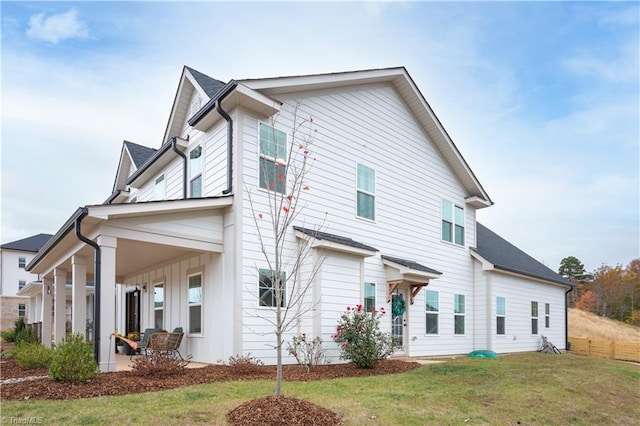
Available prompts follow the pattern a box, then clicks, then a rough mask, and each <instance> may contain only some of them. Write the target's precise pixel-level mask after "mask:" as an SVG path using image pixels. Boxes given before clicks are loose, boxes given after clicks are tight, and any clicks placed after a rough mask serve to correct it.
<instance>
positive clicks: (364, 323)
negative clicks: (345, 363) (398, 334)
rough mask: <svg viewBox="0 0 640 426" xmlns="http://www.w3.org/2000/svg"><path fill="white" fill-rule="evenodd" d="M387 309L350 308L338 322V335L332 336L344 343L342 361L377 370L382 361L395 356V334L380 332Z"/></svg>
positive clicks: (341, 351) (342, 344) (341, 346)
mask: <svg viewBox="0 0 640 426" xmlns="http://www.w3.org/2000/svg"><path fill="white" fill-rule="evenodd" d="M384 314H385V311H384V308H382V309H381V310H379V311H377V310H376V309H375V308H374V309H373V311H372V312H366V311H365V310H364V309H363V307H362V305H357V306H356V307H355V308H351V307H350V306H347V312H345V313H343V314H342V315H341V316H340V319H339V320H338V326H337V327H336V334H334V335H333V336H331V337H332V338H333V340H334V341H335V342H336V343H338V344H340V358H341V359H345V360H349V361H352V362H353V363H354V364H356V365H357V366H358V367H360V368H373V367H375V366H376V364H377V363H378V361H380V360H381V359H385V358H387V357H389V355H391V354H392V353H393V349H394V343H393V339H392V337H391V333H383V332H382V331H380V318H381V317H382V316H383V315H384Z"/></svg>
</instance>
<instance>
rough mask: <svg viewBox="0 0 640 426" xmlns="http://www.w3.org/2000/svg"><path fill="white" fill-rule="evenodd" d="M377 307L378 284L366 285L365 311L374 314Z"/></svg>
mask: <svg viewBox="0 0 640 426" xmlns="http://www.w3.org/2000/svg"><path fill="white" fill-rule="evenodd" d="M375 307H376V284H375V283H364V310H365V312H373V310H374V309H375Z"/></svg>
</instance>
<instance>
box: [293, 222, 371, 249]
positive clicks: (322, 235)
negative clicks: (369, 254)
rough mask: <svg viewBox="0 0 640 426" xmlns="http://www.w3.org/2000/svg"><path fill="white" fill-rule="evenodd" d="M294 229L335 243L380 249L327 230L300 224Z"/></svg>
mask: <svg viewBox="0 0 640 426" xmlns="http://www.w3.org/2000/svg"><path fill="white" fill-rule="evenodd" d="M293 229H295V230H296V231H300V232H302V233H303V234H306V235H310V236H312V237H313V238H315V239H318V240H325V241H331V242H333V243H338V244H344V245H346V246H349V247H355V248H359V249H362V250H369V251H378V249H376V248H374V247H371V246H368V245H366V244H362V243H359V242H357V241H353V240H352V239H351V238H347V237H341V236H339V235H335V234H328V233H326V232H320V231H316V230H315V229H308V228H302V227H300V226H294V227H293Z"/></svg>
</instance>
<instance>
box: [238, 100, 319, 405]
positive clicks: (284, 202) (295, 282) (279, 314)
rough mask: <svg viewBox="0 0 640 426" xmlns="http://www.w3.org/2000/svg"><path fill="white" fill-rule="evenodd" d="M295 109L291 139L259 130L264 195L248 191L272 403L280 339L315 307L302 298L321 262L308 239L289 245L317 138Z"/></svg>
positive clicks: (279, 375) (272, 130)
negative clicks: (270, 352)
mask: <svg viewBox="0 0 640 426" xmlns="http://www.w3.org/2000/svg"><path fill="white" fill-rule="evenodd" d="M300 108H301V103H300V102H296V104H295V105H294V108H293V111H292V113H291V114H292V121H291V122H292V124H291V126H290V127H289V129H290V133H288V134H286V135H285V134H284V132H281V131H279V130H276V129H275V122H273V121H272V123H271V124H272V126H271V127H268V128H267V127H265V128H261V130H260V132H261V138H260V151H261V154H262V155H261V162H260V170H259V173H260V177H259V180H260V186H261V187H262V188H263V189H266V190H267V191H266V192H261V193H260V194H258V195H256V196H254V195H252V193H251V190H250V189H248V190H247V191H248V198H249V204H250V206H251V211H252V214H253V219H254V223H255V228H256V231H257V236H258V243H259V246H260V250H261V252H262V256H263V257H264V260H265V262H266V264H267V267H268V270H269V271H270V272H269V274H268V275H269V276H265V275H264V274H263V275H261V272H260V270H259V268H256V269H258V275H259V279H260V281H261V287H262V288H263V289H268V290H266V291H265V292H264V297H263V298H262V299H260V300H259V301H258V303H259V304H260V305H262V306H267V307H270V308H271V311H272V316H263V317H262V318H263V319H264V320H265V321H267V322H268V323H270V324H271V325H272V326H273V330H274V331H273V333H274V334H275V340H276V343H275V350H276V363H277V367H276V386H275V396H276V397H279V396H280V395H281V388H282V348H283V336H284V334H285V333H286V332H288V331H290V330H291V329H292V328H293V327H295V326H296V325H297V324H298V323H299V322H300V321H301V319H302V318H303V316H304V314H306V313H307V312H309V311H310V310H311V309H312V308H313V306H314V303H315V301H313V300H309V299H310V297H309V296H308V295H307V293H308V292H309V290H310V289H311V286H312V284H313V281H314V278H315V276H316V273H317V271H318V270H319V268H320V266H321V264H322V260H323V258H322V257H321V256H311V258H312V259H311V260H309V257H310V256H309V255H310V254H311V249H312V247H311V239H298V240H297V241H296V242H294V241H293V240H292V238H291V237H290V235H291V233H292V231H293V229H292V228H293V224H294V223H295V222H296V219H297V218H298V216H299V215H300V213H301V211H302V210H303V209H304V207H305V206H306V203H305V202H304V201H303V197H304V194H305V193H307V191H309V190H310V188H309V186H308V183H307V180H306V178H307V174H308V172H309V170H310V168H311V165H312V163H313V160H314V159H313V158H312V157H311V155H310V152H311V151H310V150H311V148H312V145H313V142H314V140H315V135H316V133H317V130H316V129H315V128H314V124H313V118H312V117H308V118H301V117H300ZM264 198H266V202H265V200H264ZM323 224H324V220H321V221H320V224H319V226H317V227H316V228H314V229H316V230H319V228H320V227H322V226H323ZM294 244H295V249H294V250H292V246H293V245H294ZM258 297H259V298H260V295H259V296H258Z"/></svg>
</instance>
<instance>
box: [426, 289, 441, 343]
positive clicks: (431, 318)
mask: <svg viewBox="0 0 640 426" xmlns="http://www.w3.org/2000/svg"><path fill="white" fill-rule="evenodd" d="M426 297H427V305H426V311H427V334H438V315H439V314H438V312H440V303H439V302H440V301H439V294H438V292H437V291H433V290H427V291H426Z"/></svg>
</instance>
